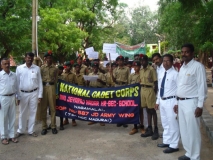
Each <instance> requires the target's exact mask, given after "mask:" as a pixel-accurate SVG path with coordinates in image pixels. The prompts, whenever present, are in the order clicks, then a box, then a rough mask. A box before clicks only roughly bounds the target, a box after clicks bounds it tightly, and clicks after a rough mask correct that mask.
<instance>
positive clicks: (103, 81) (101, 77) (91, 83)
mask: <svg viewBox="0 0 213 160" xmlns="http://www.w3.org/2000/svg"><path fill="white" fill-rule="evenodd" d="M92 68H93V72H92V73H90V74H89V76H93V75H98V79H97V80H96V81H87V84H88V86H89V87H92V88H104V87H105V85H106V78H105V76H104V74H102V73H100V72H98V68H99V64H98V63H97V62H96V63H95V62H94V63H93V64H92ZM92 124H95V122H89V123H88V125H92ZM100 125H101V126H105V123H100Z"/></svg>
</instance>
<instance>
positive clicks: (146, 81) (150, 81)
mask: <svg viewBox="0 0 213 160" xmlns="http://www.w3.org/2000/svg"><path fill="white" fill-rule="evenodd" d="M140 80H141V84H143V85H148V86H154V82H155V81H157V73H156V70H155V69H154V68H153V67H152V66H149V65H148V66H147V67H146V68H145V69H144V68H142V69H141V70H140Z"/></svg>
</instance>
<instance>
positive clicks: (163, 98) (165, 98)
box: [161, 96, 175, 100]
mask: <svg viewBox="0 0 213 160" xmlns="http://www.w3.org/2000/svg"><path fill="white" fill-rule="evenodd" d="M172 98H175V96H170V97H161V99H162V100H167V99H172Z"/></svg>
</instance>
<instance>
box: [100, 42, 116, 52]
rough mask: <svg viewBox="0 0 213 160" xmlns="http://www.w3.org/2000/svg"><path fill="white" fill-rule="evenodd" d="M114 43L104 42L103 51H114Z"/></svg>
mask: <svg viewBox="0 0 213 160" xmlns="http://www.w3.org/2000/svg"><path fill="white" fill-rule="evenodd" d="M116 46H117V45H116V44H110V43H104V44H103V52H104V53H107V54H108V53H116Z"/></svg>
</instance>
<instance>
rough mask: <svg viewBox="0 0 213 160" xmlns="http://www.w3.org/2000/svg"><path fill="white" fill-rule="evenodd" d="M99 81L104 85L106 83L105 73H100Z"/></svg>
mask: <svg viewBox="0 0 213 160" xmlns="http://www.w3.org/2000/svg"><path fill="white" fill-rule="evenodd" d="M97 81H98V82H100V83H101V84H103V85H106V78H105V76H104V74H101V75H99V76H98V79H97Z"/></svg>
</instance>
